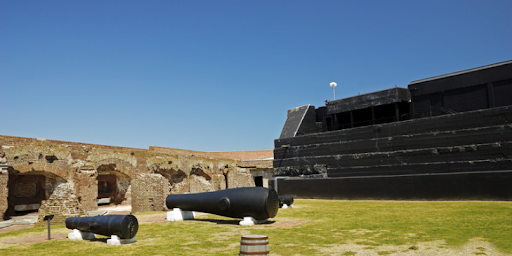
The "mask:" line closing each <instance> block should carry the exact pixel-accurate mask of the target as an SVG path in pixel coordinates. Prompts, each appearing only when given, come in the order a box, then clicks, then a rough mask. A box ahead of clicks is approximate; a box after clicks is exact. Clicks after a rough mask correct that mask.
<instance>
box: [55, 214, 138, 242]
mask: <svg viewBox="0 0 512 256" xmlns="http://www.w3.org/2000/svg"><path fill="white" fill-rule="evenodd" d="M65 222H66V228H69V229H78V230H80V231H82V232H90V233H94V234H100V235H104V236H112V235H117V236H118V237H119V238H121V239H130V238H133V237H134V236H135V234H137V231H138V230H139V222H138V221H137V218H135V216H133V215H131V214H129V215H102V216H94V217H70V218H67V219H66V221H65Z"/></svg>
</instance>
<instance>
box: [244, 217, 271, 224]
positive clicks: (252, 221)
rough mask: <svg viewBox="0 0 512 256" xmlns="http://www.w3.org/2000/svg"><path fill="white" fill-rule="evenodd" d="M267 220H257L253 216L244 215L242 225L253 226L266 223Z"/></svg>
mask: <svg viewBox="0 0 512 256" xmlns="http://www.w3.org/2000/svg"><path fill="white" fill-rule="evenodd" d="M266 221H267V220H255V219H254V218H253V217H244V220H242V221H240V222H239V224H240V225H241V226H252V225H255V224H261V223H265V222H266Z"/></svg>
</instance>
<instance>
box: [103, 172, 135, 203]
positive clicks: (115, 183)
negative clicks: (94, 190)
mask: <svg viewBox="0 0 512 256" xmlns="http://www.w3.org/2000/svg"><path fill="white" fill-rule="evenodd" d="M97 170H98V177H97V178H96V179H97V180H98V198H97V199H98V205H107V204H114V205H119V204H130V202H129V200H128V199H129V196H128V194H129V192H130V177H129V176H128V175H126V174H123V173H121V172H119V171H118V170H116V165H115V164H107V165H101V166H99V167H98V168H97Z"/></svg>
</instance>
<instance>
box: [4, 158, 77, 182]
mask: <svg viewBox="0 0 512 256" xmlns="http://www.w3.org/2000/svg"><path fill="white" fill-rule="evenodd" d="M12 169H13V170H14V171H15V173H12V174H17V175H18V174H26V173H39V174H41V175H45V176H49V175H48V174H52V175H55V176H57V177H59V178H62V179H64V180H65V181H68V180H69V174H68V172H67V171H66V170H63V169H61V168H59V167H57V166H55V165H53V164H50V163H45V162H36V163H31V164H30V163H22V164H15V165H12ZM50 176H51V175H50Z"/></svg>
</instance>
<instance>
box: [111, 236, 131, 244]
mask: <svg viewBox="0 0 512 256" xmlns="http://www.w3.org/2000/svg"><path fill="white" fill-rule="evenodd" d="M134 242H137V238H135V237H134V238H130V239H119V237H118V236H116V235H112V236H111V237H110V239H107V244H108V245H122V244H130V243H134Z"/></svg>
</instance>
